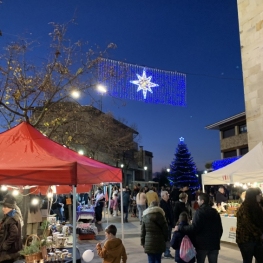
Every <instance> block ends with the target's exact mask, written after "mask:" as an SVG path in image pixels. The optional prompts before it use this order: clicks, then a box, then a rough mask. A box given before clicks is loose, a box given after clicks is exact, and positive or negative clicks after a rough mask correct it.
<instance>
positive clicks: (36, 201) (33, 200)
mask: <svg viewBox="0 0 263 263" xmlns="http://www.w3.org/2000/svg"><path fill="white" fill-rule="evenodd" d="M31 204H32V205H38V204H39V199H37V198H33V199H32V201H31Z"/></svg>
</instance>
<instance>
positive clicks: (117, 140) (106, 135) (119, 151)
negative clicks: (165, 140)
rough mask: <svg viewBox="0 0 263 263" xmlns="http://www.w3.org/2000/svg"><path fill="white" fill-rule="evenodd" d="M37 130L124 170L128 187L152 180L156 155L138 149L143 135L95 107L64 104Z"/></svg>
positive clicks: (124, 182) (44, 119)
mask: <svg viewBox="0 0 263 263" xmlns="http://www.w3.org/2000/svg"><path fill="white" fill-rule="evenodd" d="M31 118H34V120H36V119H37V118H39V114H38V108H34V109H33V110H32V117H31ZM37 128H38V129H39V130H41V131H42V132H43V133H44V134H46V135H47V136H48V137H49V138H50V139H53V140H54V141H57V142H58V143H60V144H62V145H65V146H67V147H69V148H71V149H73V150H75V151H77V152H79V153H81V154H84V155H86V156H88V157H90V158H92V159H95V160H98V161H100V162H103V163H106V164H109V165H112V166H116V167H120V168H122V170H123V184H125V185H129V184H131V182H132V181H134V180H139V179H140V180H142V181H148V180H150V178H151V177H152V157H153V155H152V153H151V152H148V151H144V150H143V149H142V148H141V147H138V143H137V141H136V138H137V136H138V134H139V133H138V132H137V131H136V130H134V129H133V128H131V127H129V126H127V125H125V124H124V123H122V122H120V121H118V120H116V119H115V118H114V117H113V116H112V115H111V114H105V113H103V112H102V111H100V110H99V109H97V108H95V107H93V106H90V105H84V106H82V105H79V104H76V103H74V102H61V103H59V104H57V105H56V107H55V108H54V109H53V110H51V111H50V112H49V113H48V114H47V115H46V116H45V118H43V119H42V120H41V122H40V123H39V125H38V126H37ZM145 167H146V170H145V169H144V168H145Z"/></svg>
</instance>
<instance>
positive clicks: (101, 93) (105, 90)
mask: <svg viewBox="0 0 263 263" xmlns="http://www.w3.org/2000/svg"><path fill="white" fill-rule="evenodd" d="M97 89H98V91H99V92H100V111H102V97H103V94H104V93H106V92H107V89H106V88H105V87H104V86H102V85H98V87H97Z"/></svg>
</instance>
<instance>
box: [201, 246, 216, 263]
mask: <svg viewBox="0 0 263 263" xmlns="http://www.w3.org/2000/svg"><path fill="white" fill-rule="evenodd" d="M206 256H207V257H208V262H209V263H217V258H218V250H198V249H197V250H196V261H197V263H205V258H206Z"/></svg>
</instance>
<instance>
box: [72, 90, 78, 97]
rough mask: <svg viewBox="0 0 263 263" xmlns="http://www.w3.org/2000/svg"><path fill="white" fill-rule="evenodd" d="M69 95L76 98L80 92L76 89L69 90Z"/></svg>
mask: <svg viewBox="0 0 263 263" xmlns="http://www.w3.org/2000/svg"><path fill="white" fill-rule="evenodd" d="M71 96H72V97H73V98H74V99H78V98H79V97H80V92H79V91H78V90H72V91H71Z"/></svg>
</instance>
